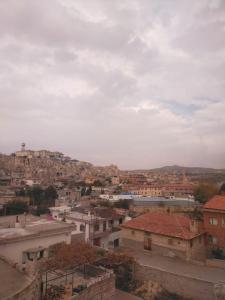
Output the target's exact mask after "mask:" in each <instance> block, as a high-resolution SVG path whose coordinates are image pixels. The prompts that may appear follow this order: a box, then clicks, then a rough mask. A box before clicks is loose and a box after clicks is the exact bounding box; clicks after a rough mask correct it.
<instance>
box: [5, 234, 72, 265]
mask: <svg viewBox="0 0 225 300" xmlns="http://www.w3.org/2000/svg"><path fill="white" fill-rule="evenodd" d="M61 242H66V243H70V242H71V236H70V235H69V234H67V233H61V234H57V235H51V236H46V237H42V236H41V235H40V237H37V238H31V239H27V240H26V239H24V240H19V241H15V242H13V243H7V244H0V253H1V255H2V256H3V257H5V258H6V259H8V260H10V261H13V262H14V263H16V264H19V265H21V266H22V263H23V261H22V259H23V252H24V251H26V250H28V249H31V248H37V247H39V246H41V247H44V248H48V247H49V246H51V245H54V244H58V243H61Z"/></svg>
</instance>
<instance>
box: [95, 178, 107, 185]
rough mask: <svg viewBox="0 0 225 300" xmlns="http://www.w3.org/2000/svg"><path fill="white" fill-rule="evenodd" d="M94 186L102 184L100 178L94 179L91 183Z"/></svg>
mask: <svg viewBox="0 0 225 300" xmlns="http://www.w3.org/2000/svg"><path fill="white" fill-rule="evenodd" d="M93 185H94V186H104V185H103V183H102V182H101V181H100V180H98V179H97V180H95V181H94V183H93Z"/></svg>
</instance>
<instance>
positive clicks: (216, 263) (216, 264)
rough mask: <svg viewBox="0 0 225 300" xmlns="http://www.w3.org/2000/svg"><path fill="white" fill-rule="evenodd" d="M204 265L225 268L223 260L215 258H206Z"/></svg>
mask: <svg viewBox="0 0 225 300" xmlns="http://www.w3.org/2000/svg"><path fill="white" fill-rule="evenodd" d="M206 265H207V266H209V267H216V268H221V269H225V260H222V259H215V258H213V259H207V260H206ZM224 277H225V276H224Z"/></svg>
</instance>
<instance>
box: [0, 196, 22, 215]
mask: <svg viewBox="0 0 225 300" xmlns="http://www.w3.org/2000/svg"><path fill="white" fill-rule="evenodd" d="M4 210H5V214H6V215H17V214H22V213H24V212H28V205H27V203H26V202H22V201H18V200H14V201H10V202H8V203H6V204H5V205H4Z"/></svg>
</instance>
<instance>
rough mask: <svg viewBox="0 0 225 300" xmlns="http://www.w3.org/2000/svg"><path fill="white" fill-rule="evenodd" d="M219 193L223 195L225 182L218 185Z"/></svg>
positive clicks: (224, 193)
mask: <svg viewBox="0 0 225 300" xmlns="http://www.w3.org/2000/svg"><path fill="white" fill-rule="evenodd" d="M219 194H220V195H225V183H223V184H222V185H221V187H220V191H219Z"/></svg>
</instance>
